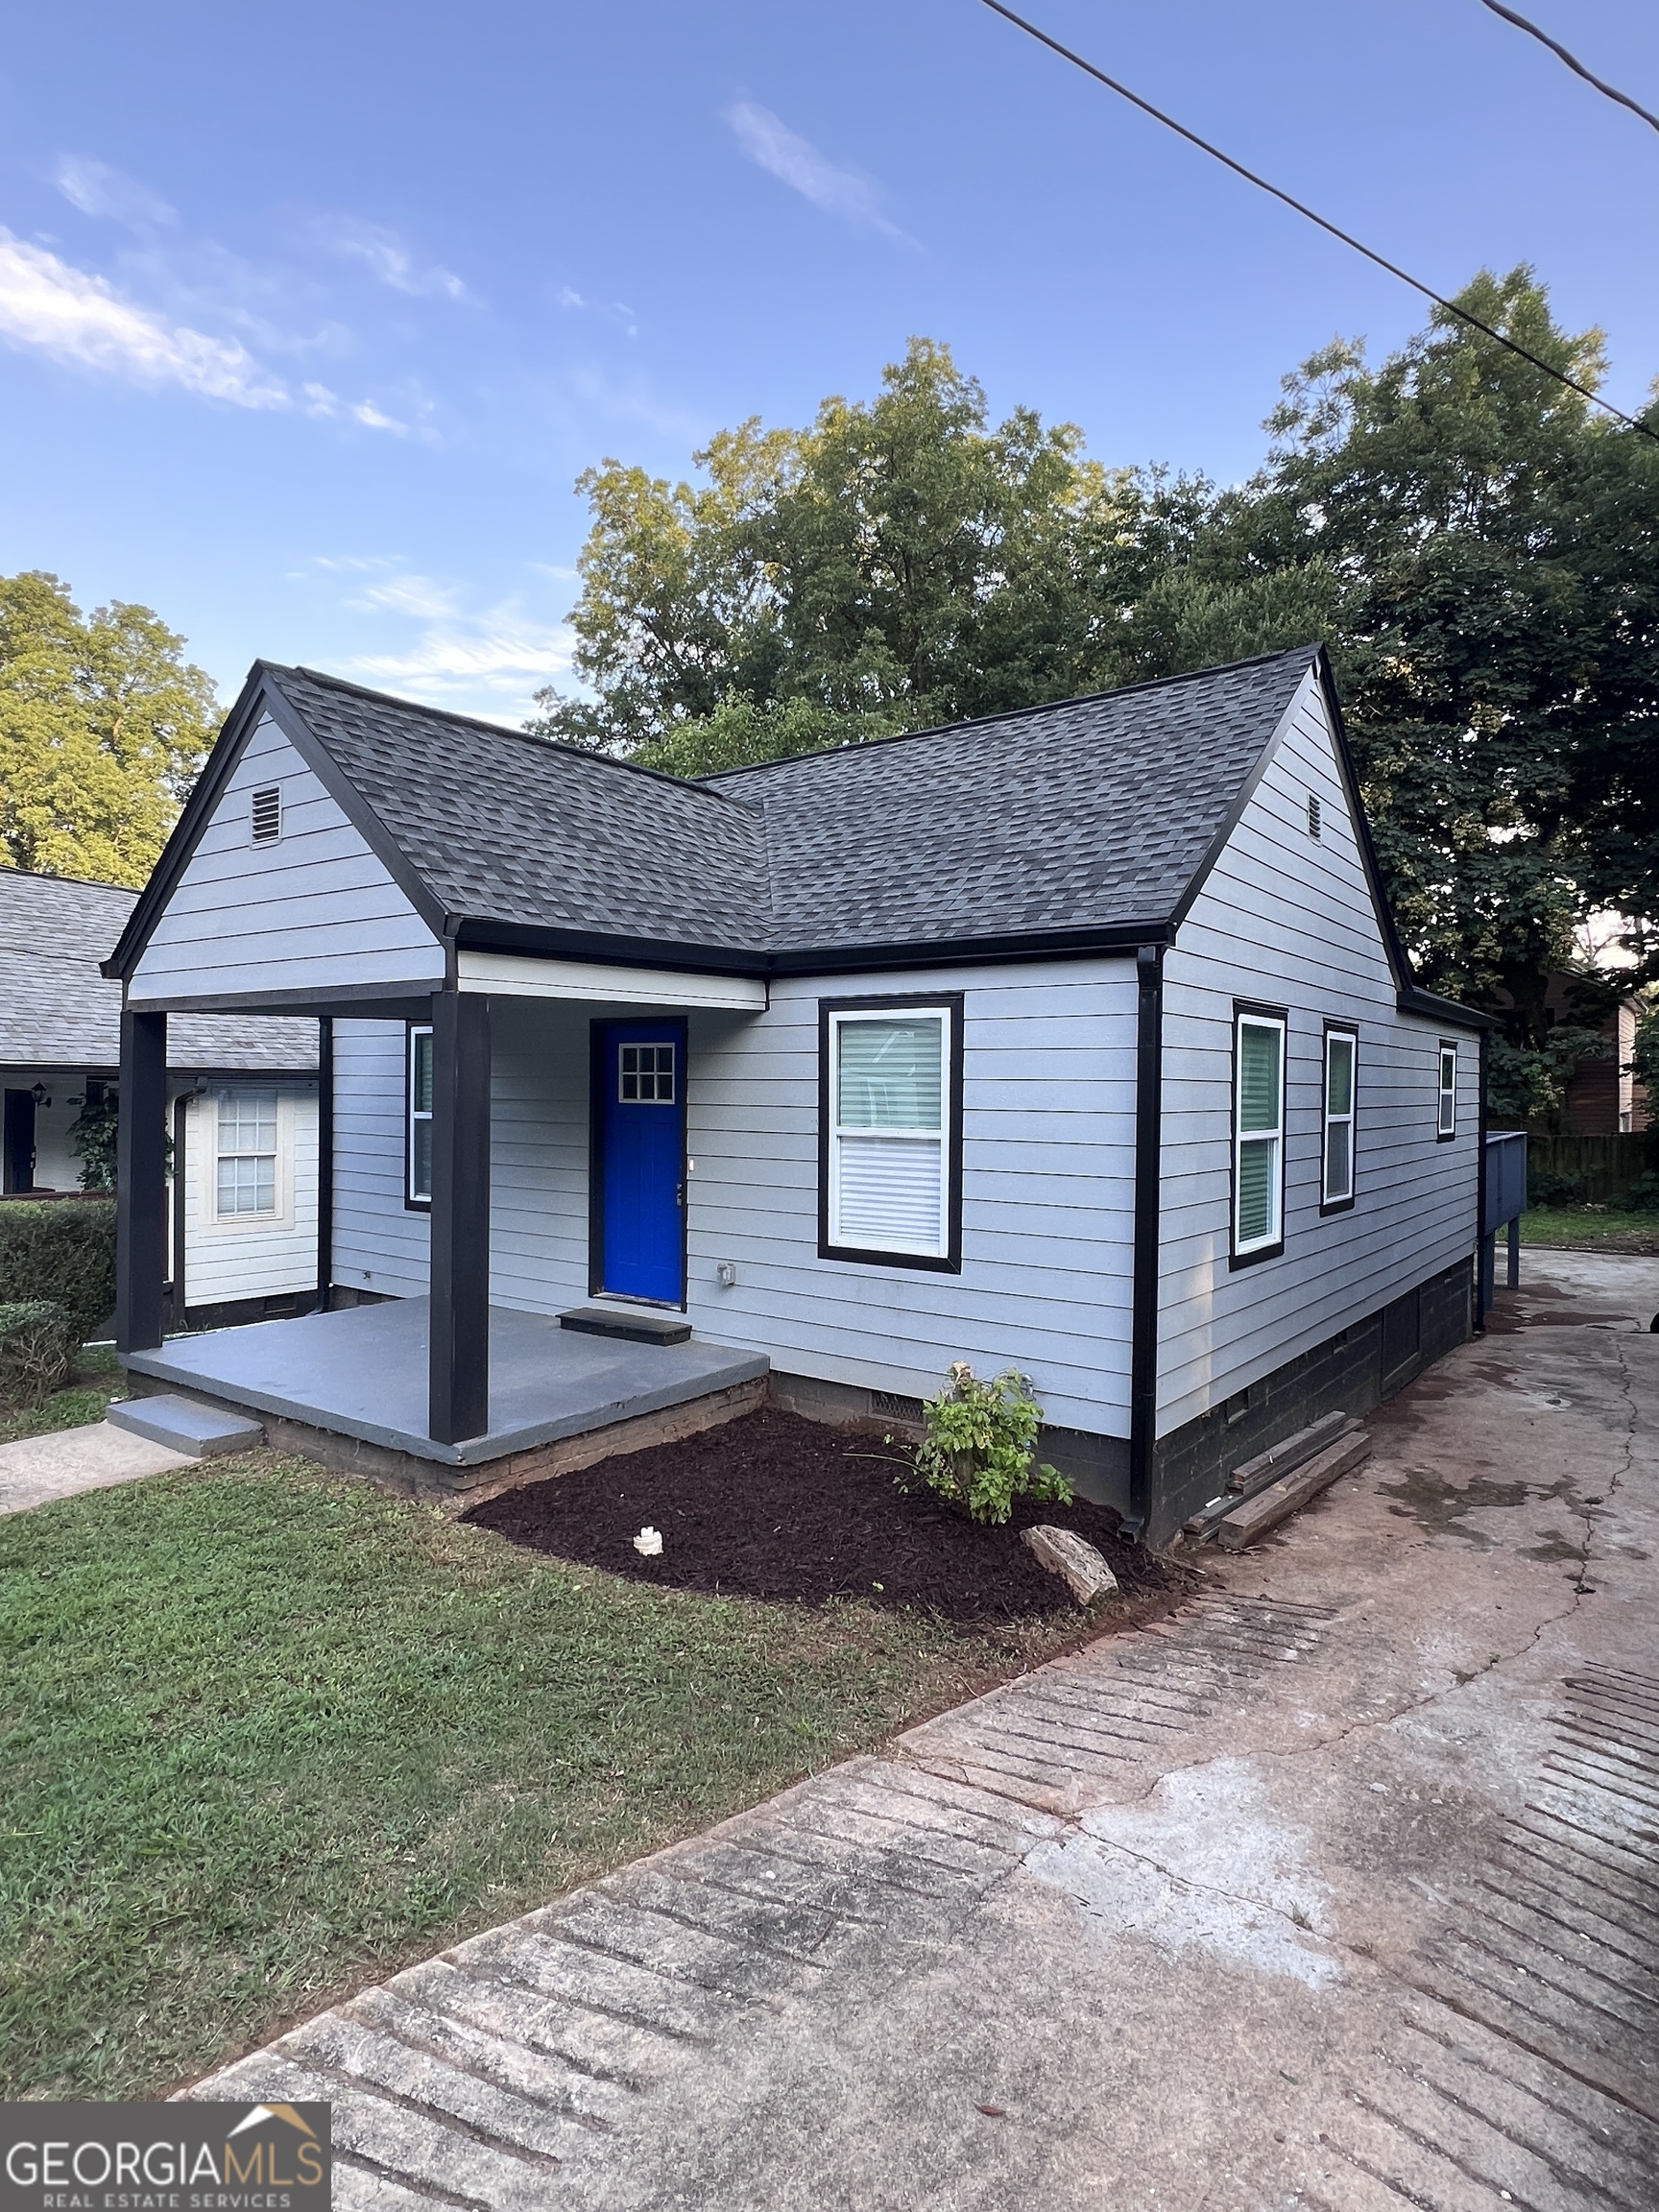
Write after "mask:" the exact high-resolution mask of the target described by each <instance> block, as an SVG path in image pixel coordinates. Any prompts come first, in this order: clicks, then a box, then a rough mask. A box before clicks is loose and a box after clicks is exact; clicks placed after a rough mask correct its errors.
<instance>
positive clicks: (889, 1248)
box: [824, 999, 956, 1267]
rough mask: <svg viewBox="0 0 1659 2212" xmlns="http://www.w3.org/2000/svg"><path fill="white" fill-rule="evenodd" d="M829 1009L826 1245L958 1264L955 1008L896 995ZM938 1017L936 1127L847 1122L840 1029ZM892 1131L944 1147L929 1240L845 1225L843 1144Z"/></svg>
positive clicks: (830, 1249)
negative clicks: (866, 1232) (858, 1232)
mask: <svg viewBox="0 0 1659 2212" xmlns="http://www.w3.org/2000/svg"><path fill="white" fill-rule="evenodd" d="M827 1012H828V1026H827V1029H826V1046H827V1049H828V1056H829V1068H828V1070H827V1079H826V1089H827V1092H828V1097H827V1100H826V1103H825V1129H824V1142H825V1146H826V1149H827V1153H828V1158H827V1161H826V1166H825V1181H826V1206H825V1211H826V1215H827V1218H826V1222H825V1239H824V1241H825V1246H826V1250H827V1253H828V1254H829V1255H830V1256H834V1257H849V1256H855V1255H858V1254H861V1253H877V1254H880V1255H882V1256H884V1257H886V1256H890V1257H891V1258H893V1259H895V1260H899V1261H924V1262H929V1263H930V1264H932V1265H935V1266H945V1267H949V1266H950V1265H952V1264H953V1257H954V1256H953V1254H952V1250H951V1245H952V1234H951V1233H952V1228H953V1226H954V1224H953V1221H952V1202H951V1194H952V1192H953V1190H954V1189H955V1182H956V1163H955V1158H954V1153H953V1136H952V1129H953V1122H954V1097H953V1092H954V1081H955V1068H956V1027H955V1024H956V1009H955V1007H954V1006H952V1005H950V1003H949V1002H946V1001H940V1002H938V1003H934V1002H932V1001H919V1000H913V999H892V1000H888V1001H886V1002H884V1003H877V1004H872V1005H869V1006H847V1007H830V1008H829V1009H828V1010H827ZM916 1020H922V1021H936V1022H938V1023H939V1052H940V1063H939V1122H940V1125H939V1127H938V1128H937V1129H888V1128H882V1129H878V1130H871V1129H867V1128H862V1127H854V1126H853V1125H852V1124H845V1125H844V1124H843V1123H842V1121H841V1119H840V1106H841V1033H842V1031H843V1029H845V1028H848V1027H850V1026H851V1025H853V1024H854V1023H855V1022H894V1021H916ZM873 1135H874V1136H879V1137H888V1138H893V1139H895V1140H897V1141H898V1142H905V1141H910V1142H917V1143H924V1144H937V1146H938V1148H939V1215H938V1235H937V1238H935V1240H934V1241H933V1242H931V1243H928V1244H919V1243H908V1242H902V1241H901V1240H900V1239H898V1238H871V1237H865V1236H860V1237H859V1238H856V1239H854V1238H851V1237H847V1236H844V1235H843V1234H842V1230H841V1145H842V1141H843V1139H845V1138H847V1137H868V1136H873Z"/></svg>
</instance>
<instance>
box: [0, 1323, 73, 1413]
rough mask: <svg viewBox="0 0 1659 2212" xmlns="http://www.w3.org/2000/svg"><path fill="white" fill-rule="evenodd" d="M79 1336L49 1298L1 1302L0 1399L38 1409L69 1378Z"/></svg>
mask: <svg viewBox="0 0 1659 2212" xmlns="http://www.w3.org/2000/svg"><path fill="white" fill-rule="evenodd" d="M82 1341H83V1339H82V1337H81V1334H80V1332H79V1331H78V1330H77V1328H76V1326H75V1324H74V1323H73V1322H72V1321H71V1319H70V1317H69V1315H68V1313H67V1311H66V1310H64V1308H63V1307H61V1306H59V1305H56V1304H54V1302H53V1301H52V1300H51V1299H50V1298H24V1299H19V1300H18V1301H17V1302H16V1303H14V1304H0V1397H4V1398H7V1399H11V1400H12V1401H13V1402H15V1403H17V1404H19V1405H24V1406H39V1405H42V1404H43V1403H44V1402H45V1400H46V1399H48V1398H50V1397H51V1395H52V1393H53V1391H54V1390H60V1389H61V1388H62V1386H63V1384H64V1383H67V1382H68V1380H69V1370H70V1368H71V1367H72V1366H73V1365H74V1363H75V1355H76V1353H77V1352H79V1351H80V1349H81V1345H82Z"/></svg>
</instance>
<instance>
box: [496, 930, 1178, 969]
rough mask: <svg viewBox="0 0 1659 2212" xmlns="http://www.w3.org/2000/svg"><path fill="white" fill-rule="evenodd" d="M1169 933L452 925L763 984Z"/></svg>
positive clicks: (532, 947) (1058, 952) (536, 949)
mask: <svg viewBox="0 0 1659 2212" xmlns="http://www.w3.org/2000/svg"><path fill="white" fill-rule="evenodd" d="M1174 934H1175V928H1174V924H1173V923H1172V922H1171V921H1169V920H1168V919H1167V918H1166V917H1164V916H1160V917H1159V918H1158V919H1157V920H1156V921H1144V922H1119V923H1111V924H1108V925H1106V926H1090V927H1088V928H1082V929H1032V930H1024V931H1022V932H1019V933H1017V934H1010V935H1005V936H998V937H941V938H937V939H910V940H908V941H906V942H904V943H902V944H895V943H892V942H888V943H879V944H874V945H821V946H805V947H796V948H790V949H788V950H783V951H776V952H760V951H748V950H743V949H741V948H738V947H733V946H714V945H685V944H680V943H677V942H675V941H674V940H672V939H664V938H646V937H609V936H600V935H596V934H594V933H592V932H590V931H586V930H580V929H547V928H539V927H537V926H534V925H531V924H525V923H514V922H488V921H463V922H461V923H459V924H458V925H456V926H455V943H456V945H457V946H458V947H459V949H460V950H462V951H493V952H519V953H523V954H525V955H526V956H527V957H530V958H541V959H566V960H589V961H592V962H594V963H595V964H596V965H599V966H603V967H614V968H667V969H675V970H679V971H681V972H684V973H685V974H712V975H744V976H754V977H757V978H767V977H771V976H784V975H803V976H805V975H851V974H865V973H872V972H876V971H882V972H886V971H892V970H899V969H907V968H938V967H942V966H947V965H948V966H952V967H968V966H972V967H981V966H986V965H990V964H995V963H998V962H1003V961H1025V960H1045V959H1080V958H1084V957H1086V956H1087V955H1088V954H1090V953H1094V952H1098V953H1104V954H1107V955H1110V956H1114V957H1119V958H1129V957H1132V956H1133V955H1134V953H1135V952H1136V951H1138V950H1139V949H1140V948H1141V947H1142V945H1147V944H1165V945H1166V944H1169V943H1172V942H1173V939H1174Z"/></svg>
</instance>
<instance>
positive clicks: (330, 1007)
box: [132, 978, 444, 1022]
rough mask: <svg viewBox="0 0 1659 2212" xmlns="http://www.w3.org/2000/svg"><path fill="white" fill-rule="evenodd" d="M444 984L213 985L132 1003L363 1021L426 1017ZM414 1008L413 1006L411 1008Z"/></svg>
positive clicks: (137, 1009) (171, 1009)
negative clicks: (193, 993) (200, 991)
mask: <svg viewBox="0 0 1659 2212" xmlns="http://www.w3.org/2000/svg"><path fill="white" fill-rule="evenodd" d="M443 988H444V986H443V984H442V983H440V982H439V981H438V980H437V979H436V978H434V979H433V980H432V981H431V982H419V983H405V984H402V985H398V984H396V983H348V984H341V985H339V986H337V987H335V988H332V989H321V988H320V989H317V990H307V991H214V992H208V993H206V994H204V995H203V996H201V997H197V998H169V997H168V996H167V995H166V994H165V993H162V994H161V995H160V996H159V997H157V998H140V999H138V1000H136V1001H135V1002H134V1003H133V1009H132V1010H133V1012H134V1013H136V1014H171V1015H174V1016H176V1017H178V1016H187V1015H191V1014H284V1015H286V1014H291V1015H294V1016H295V1017H296V1018H303V1019H308V1020H309V1019H315V1018H316V1017H317V1016H319V1015H322V1014H341V1015H345V1016H347V1017H349V1018H351V1019H354V1020H357V1021H360V1022H402V1021H414V1022H423V1021H425V1020H426V1017H427V1013H428V1012H429V1011H430V1008H431V1005H432V997H433V994H434V993H435V992H438V991H441V990H442V989H443ZM411 1009H413V1010H414V1011H411Z"/></svg>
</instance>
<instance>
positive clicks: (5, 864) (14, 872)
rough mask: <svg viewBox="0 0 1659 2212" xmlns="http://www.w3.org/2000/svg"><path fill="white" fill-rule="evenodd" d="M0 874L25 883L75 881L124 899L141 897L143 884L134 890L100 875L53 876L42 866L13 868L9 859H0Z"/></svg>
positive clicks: (127, 884) (93, 889) (83, 885)
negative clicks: (115, 892)
mask: <svg viewBox="0 0 1659 2212" xmlns="http://www.w3.org/2000/svg"><path fill="white" fill-rule="evenodd" d="M0 876H20V877H21V878H23V880H24V881H25V882H26V883H76V884H79V885H80V886H81V888H82V889H83V890H84V891H119V892H120V893H121V895H122V897H123V898H124V899H141V898H142V897H143V896H144V891H143V886H142V885H140V886H139V887H138V889H137V890H134V889H133V887H132V884H131V883H110V882H108V881H107V880H106V878H104V877H102V876H54V875H52V874H51V873H50V872H49V871H48V870H47V869H44V868H14V867H13V866H12V863H11V862H10V861H9V860H0Z"/></svg>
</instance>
